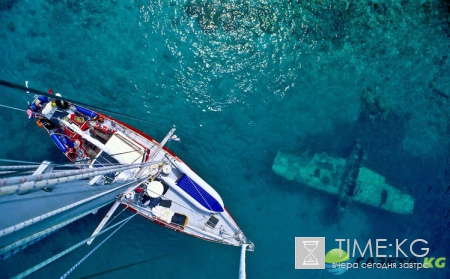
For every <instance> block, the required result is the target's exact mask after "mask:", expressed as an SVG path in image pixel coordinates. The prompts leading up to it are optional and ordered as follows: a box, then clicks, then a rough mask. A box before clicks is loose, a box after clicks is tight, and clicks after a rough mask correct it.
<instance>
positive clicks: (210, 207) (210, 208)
mask: <svg viewBox="0 0 450 279" xmlns="http://www.w3.org/2000/svg"><path fill="white" fill-rule="evenodd" d="M174 163H175V165H176V166H177V167H178V168H179V166H178V164H177V163H176V162H174ZM185 175H186V177H187V178H188V179H189V180H190V181H191V182H192V185H194V187H195V190H197V192H198V193H199V194H200V196H201V197H202V199H203V201H204V202H205V203H206V204H207V205H208V207H209V210H213V209H212V206H211V205H210V204H209V203H208V202H207V201H206V199H205V197H204V196H203V195H202V193H200V190H198V188H197V186H196V185H195V184H196V183H195V181H193V180H192V179H191V178H190V177H189V176H188V175H187V174H185ZM198 186H199V187H200V188H201V186H200V185H198ZM202 189H203V188H202ZM203 190H204V189H203ZM205 191H206V190H205ZM213 199H215V198H214V197H213Z"/></svg>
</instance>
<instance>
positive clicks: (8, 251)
mask: <svg viewBox="0 0 450 279" xmlns="http://www.w3.org/2000/svg"><path fill="white" fill-rule="evenodd" d="M102 207H104V205H101V206H99V207H97V208H94V209H93V210H89V211H86V212H83V213H81V214H80V215H78V216H75V217H73V218H70V219H67V220H66V221H63V222H61V223H58V224H56V225H54V226H52V227H49V228H47V229H45V230H42V231H39V232H37V233H35V234H32V235H30V236H27V237H24V238H22V239H20V240H18V241H16V242H13V243H11V244H9V245H7V246H5V247H3V248H1V249H0V261H3V260H5V259H6V258H8V257H10V256H12V255H14V254H16V253H18V252H20V251H22V250H24V249H25V248H27V247H28V246H30V245H32V244H34V243H36V242H37V241H39V240H40V239H42V238H44V237H46V236H48V235H50V234H52V233H54V232H55V231H57V230H59V229H60V228H62V227H64V226H67V225H68V224H70V223H72V222H75V221H76V220H78V219H80V218H82V217H84V216H86V215H88V214H91V213H92V212H94V211H96V210H99V209H100V208H102Z"/></svg>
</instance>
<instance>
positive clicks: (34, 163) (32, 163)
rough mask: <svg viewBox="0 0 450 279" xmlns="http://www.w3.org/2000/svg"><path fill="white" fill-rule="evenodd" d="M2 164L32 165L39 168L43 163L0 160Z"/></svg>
mask: <svg viewBox="0 0 450 279" xmlns="http://www.w3.org/2000/svg"><path fill="white" fill-rule="evenodd" d="M0 162H8V163H19V164H31V165H37V166H39V165H40V164H42V162H41V163H37V162H30V161H18V160H9V159H0Z"/></svg>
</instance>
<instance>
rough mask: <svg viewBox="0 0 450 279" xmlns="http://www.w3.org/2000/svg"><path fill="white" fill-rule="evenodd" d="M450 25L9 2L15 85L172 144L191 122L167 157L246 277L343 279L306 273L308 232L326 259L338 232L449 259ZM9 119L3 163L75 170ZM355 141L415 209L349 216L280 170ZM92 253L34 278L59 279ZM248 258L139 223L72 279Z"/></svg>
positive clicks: (327, 11) (64, 0)
mask: <svg viewBox="0 0 450 279" xmlns="http://www.w3.org/2000/svg"><path fill="white" fill-rule="evenodd" d="M449 18H450V10H449V4H448V1H444V0H442V1H428V0H419V1H408V0H403V1H391V0H379V1H356V2H355V1H329V0H320V1H297V2H296V1H252V0H248V1H234V0H231V1H220V0H217V1H202V0H191V1H188V0H186V1H181V0H180V1H178V0H167V1H156V0H150V1H140V0H138V1H125V0H124V1H113V0H106V1H85V0H82V1H76V0H60V1H51V0H47V1H44V0H39V1H29V0H17V1H15V0H1V1H0V24H1V25H0V26H1V28H0V60H1V61H0V78H1V79H5V80H9V81H12V82H17V83H20V84H23V83H24V82H25V81H26V80H27V81H29V85H30V86H31V87H34V88H37V89H41V90H44V91H46V90H47V89H48V88H53V89H54V90H55V92H61V93H62V94H63V95H64V96H66V97H69V98H71V99H77V100H80V101H82V102H85V103H90V104H92V105H95V106H98V107H106V108H108V109H110V110H115V111H118V112H121V113H123V114H127V115H132V116H134V117H139V118H144V119H147V120H150V121H154V122H156V123H159V124H161V125H150V124H147V123H143V122H138V121H130V120H127V119H124V118H120V117H119V118H120V119H122V120H124V121H127V122H129V123H130V124H132V125H134V126H136V127H137V128H139V129H141V130H142V131H144V132H146V133H148V134H150V135H152V136H153V137H155V138H157V139H162V138H163V137H164V135H165V133H166V132H167V131H168V130H169V129H170V127H171V126H172V125H176V126H177V128H178V131H177V135H178V136H179V137H180V138H181V139H182V141H181V142H180V143H176V142H174V143H171V145H170V146H169V147H170V148H171V149H172V150H174V151H175V152H176V153H177V154H178V155H179V156H180V157H181V158H183V159H184V160H185V161H186V162H187V163H188V164H189V165H190V166H191V167H192V168H193V169H194V170H195V171H196V172H197V173H198V174H199V175H201V176H202V177H203V178H204V179H205V180H206V181H208V182H210V183H211V184H212V185H213V186H214V187H215V189H216V190H217V191H218V192H219V193H220V194H221V196H222V198H223V200H224V202H225V206H226V207H227V208H228V209H229V211H230V212H231V213H232V214H233V216H234V218H235V219H236V220H237V221H238V223H239V224H240V226H241V228H242V229H243V231H244V232H245V233H246V235H247V237H248V238H250V239H251V240H252V241H253V242H254V243H255V245H256V250H255V252H254V253H248V254H247V276H248V278H331V277H333V276H334V275H331V274H328V272H327V271H325V270H295V269H294V237H297V236H324V237H326V239H327V245H328V246H327V249H328V250H329V249H330V248H334V246H333V245H334V241H333V240H334V239H335V238H349V239H357V240H359V241H362V242H364V241H367V240H368V239H373V240H374V239H377V238H378V239H379V238H387V239H389V240H391V241H392V240H395V239H405V238H407V239H410V240H411V239H417V238H422V239H426V240H427V241H428V242H429V244H428V247H429V248H430V256H435V257H447V258H449V257H450V253H449V248H450V245H449V242H450V237H449V235H450V233H449V221H450V217H449V209H450V207H449V204H450V200H449V195H450V188H449V187H450V186H449V185H450V173H449V169H450V163H449V161H448V157H449V147H450V145H449V143H450V140H449V135H450V126H449V125H450V124H449V120H450V114H449V113H450V98H449V97H450V59H449V57H448V55H449V50H450V22H449ZM0 92H1V102H0V103H1V104H3V105H8V106H14V107H19V108H26V100H27V97H26V94H23V92H18V91H12V90H9V89H5V88H2V89H1V90H0ZM0 121H1V122H0V123H1V128H0V142H1V147H0V158H7V159H15V160H25V161H33V162H39V161H42V160H44V159H50V160H53V161H55V162H66V161H65V159H64V158H63V156H62V155H59V154H58V152H57V148H56V147H55V146H54V144H53V143H52V142H51V141H50V140H49V139H48V138H46V136H45V133H44V132H43V131H42V130H40V129H39V128H38V127H36V125H34V124H32V123H28V121H27V118H26V115H25V113H24V112H18V111H14V110H8V109H5V108H2V109H1V110H0ZM355 139H360V140H361V142H362V144H363V146H364V148H365V150H366V152H367V158H366V160H365V161H364V166H365V167H367V168H370V169H372V170H374V171H376V172H378V173H379V174H381V175H383V176H385V177H386V181H387V182H389V183H390V184H391V185H395V186H396V187H398V188H399V189H402V190H403V191H405V192H406V193H409V194H410V195H412V196H413V197H414V198H415V200H416V204H415V209H414V213H413V214H412V215H398V214H394V213H389V212H384V211H381V210H379V209H377V208H373V207H369V206H363V205H360V204H356V203H352V204H351V205H350V206H349V207H348V208H347V211H346V212H345V214H344V215H342V216H340V215H338V214H337V213H336V205H337V198H336V197H334V196H330V195H328V194H326V193H323V192H320V191H316V190H313V189H310V188H308V187H306V186H305V185H302V184H300V183H298V182H294V181H288V180H286V179H284V178H282V177H280V176H277V175H276V174H275V173H274V172H273V171H272V169H271V167H272V163H273V160H274V158H275V156H276V154H277V152H278V151H283V152H287V153H292V154H297V155H304V154H314V153H320V152H327V153H328V154H330V155H332V156H340V157H346V156H348V155H349V153H350V150H351V148H352V145H353V143H354V140H355ZM105 212H106V211H105V210H103V211H102V212H100V214H97V215H91V216H88V217H86V218H84V219H82V220H80V221H78V222H76V223H74V224H72V225H70V226H68V227H66V228H64V229H62V230H60V231H58V232H57V233H55V234H54V235H52V236H50V237H48V238H46V239H44V240H42V241H41V242H40V243H38V244H35V245H33V246H32V247H30V248H28V249H26V250H25V251H24V252H21V253H19V254H17V255H16V256H14V257H12V258H10V259H8V260H6V261H4V262H1V263H0V277H1V278H9V277H11V276H13V275H15V274H17V273H19V272H20V271H22V270H24V269H26V268H28V267H31V266H32V265H33V264H36V263H39V262H41V261H42V260H44V259H46V258H48V257H49V256H51V255H53V254H56V253H58V252H59V251H62V250H63V249H65V248H67V247H69V246H70V245H72V244H74V243H76V242H78V241H80V240H82V239H84V238H86V237H87V236H88V235H89V234H90V233H91V232H92V231H93V230H94V228H95V227H96V225H97V224H98V222H99V221H100V220H101V218H102V217H103V215H104V214H105ZM1 214H6V213H1ZM129 214H131V213H127V212H126V213H123V215H122V216H129ZM90 249H91V247H83V248H80V249H78V250H76V251H75V252H73V253H71V254H69V255H67V256H65V257H64V258H62V259H60V260H58V261H57V262H55V263H53V264H51V265H49V266H47V267H45V268H44V269H42V270H40V271H38V272H36V273H35V274H33V275H32V276H30V278H59V277H60V276H61V275H62V274H64V273H65V272H66V271H67V270H68V269H70V267H72V266H73V265H74V264H75V263H77V262H78V261H79V260H80V259H81V258H82V257H83V256H84V255H85V254H86V253H88V251H90ZM239 253H240V251H239V249H238V248H236V247H228V246H221V245H217V244H212V243H204V242H202V241H200V240H197V239H192V238H189V237H187V236H184V235H181V234H177V233H174V232H172V231H168V230H166V229H164V228H162V227H159V226H156V225H154V224H152V223H150V222H146V221H144V220H143V219H141V218H134V219H132V221H130V222H129V223H128V224H127V225H126V226H125V227H124V228H122V229H121V230H120V231H119V232H118V233H116V234H115V235H114V236H113V237H112V238H111V239H110V240H108V241H107V242H106V243H105V244H104V245H102V246H101V247H100V248H99V249H98V250H97V251H96V252H95V253H94V254H93V255H92V256H91V257H89V258H88V259H87V260H86V261H85V262H84V263H83V264H81V265H80V266H79V267H78V268H77V269H75V271H74V272H73V273H72V274H70V276H69V278H85V277H88V278H236V277H237V275H238V262H239ZM162 255H165V256H163V257H159V256H162ZM147 259H153V260H150V261H146V262H145V263H143V264H139V265H133V266H129V267H127V268H121V269H118V270H115V271H114V270H111V269H114V268H118V267H121V266H124V265H129V264H133V263H136V262H139V261H144V260H147ZM449 270H450V263H449V262H447V266H446V267H445V268H443V269H436V268H434V269H427V270H425V269H424V270H415V269H389V270H381V269H372V270H367V269H365V270H363V269H358V270H349V271H348V272H346V273H345V274H343V275H340V276H341V277H342V278H450V271H449ZM103 272H104V273H103ZM98 273H101V274H98ZM94 274H98V276H95V277H89V276H91V275H94Z"/></svg>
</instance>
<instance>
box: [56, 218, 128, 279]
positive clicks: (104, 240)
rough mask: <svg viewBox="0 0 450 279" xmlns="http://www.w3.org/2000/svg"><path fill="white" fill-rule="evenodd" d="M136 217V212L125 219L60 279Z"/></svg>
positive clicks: (64, 276)
mask: <svg viewBox="0 0 450 279" xmlns="http://www.w3.org/2000/svg"><path fill="white" fill-rule="evenodd" d="M136 215H137V212H136V213H135V214H133V215H132V216H130V218H128V219H126V221H125V222H123V223H122V224H121V225H120V226H119V227H118V228H117V229H115V230H114V231H113V232H112V233H111V234H110V235H108V236H107V237H106V238H105V239H103V241H102V242H100V243H99V244H98V245H97V246H95V248H94V249H92V250H91V251H90V252H89V253H87V254H86V256H84V257H83V258H82V259H81V260H80V261H78V262H77V263H76V264H75V265H74V266H73V267H72V268H71V269H69V270H68V271H67V272H66V273H64V275H63V276H61V278H60V279H65V278H66V277H67V276H69V274H70V273H72V271H74V270H75V268H77V267H78V266H80V264H82V263H83V262H84V261H85V260H86V259H87V258H88V257H89V256H90V255H92V254H93V253H94V252H95V250H97V249H98V248H99V247H100V246H102V245H103V243H105V242H106V241H107V240H108V239H109V238H110V237H111V236H113V235H114V234H115V233H116V232H117V231H118V230H120V228H122V227H123V226H124V225H125V224H126V223H127V222H128V221H130V220H131V218H133V217H134V216H136Z"/></svg>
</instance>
